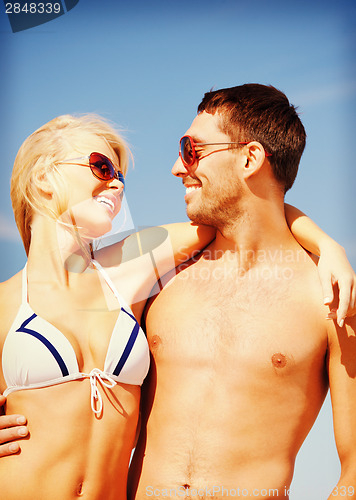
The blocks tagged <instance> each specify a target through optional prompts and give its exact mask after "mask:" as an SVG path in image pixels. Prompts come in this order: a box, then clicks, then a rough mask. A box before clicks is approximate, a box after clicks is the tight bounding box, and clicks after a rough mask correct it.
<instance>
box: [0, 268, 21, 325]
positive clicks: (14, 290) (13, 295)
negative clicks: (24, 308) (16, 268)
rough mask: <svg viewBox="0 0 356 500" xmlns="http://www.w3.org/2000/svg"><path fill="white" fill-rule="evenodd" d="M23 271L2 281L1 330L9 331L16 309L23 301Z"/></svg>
mask: <svg viewBox="0 0 356 500" xmlns="http://www.w3.org/2000/svg"><path fill="white" fill-rule="evenodd" d="M21 285H22V280H21V271H20V272H18V273H17V274H15V275H14V276H12V277H11V278H9V279H8V280H6V281H3V282H2V283H0V318H1V320H0V331H1V332H3V331H7V329H8V328H10V326H11V322H12V320H13V317H14V314H16V312H15V313H14V311H16V309H18V307H19V306H20V303H21Z"/></svg>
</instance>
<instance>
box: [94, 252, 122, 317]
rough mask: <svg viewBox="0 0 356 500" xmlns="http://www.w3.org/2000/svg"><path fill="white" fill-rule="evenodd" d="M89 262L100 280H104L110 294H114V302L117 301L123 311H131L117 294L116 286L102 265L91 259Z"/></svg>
mask: <svg viewBox="0 0 356 500" xmlns="http://www.w3.org/2000/svg"><path fill="white" fill-rule="evenodd" d="M91 262H92V264H93V266H94V267H95V269H96V270H97V271H98V272H99V273H100V275H101V276H102V278H103V279H104V281H105V282H106V284H107V285H108V287H109V288H110V290H111V291H112V293H113V294H114V297H115V298H116V300H117V301H118V303H119V304H120V306H121V307H122V306H124V307H125V309H128V310H129V311H131V308H130V306H129V305H128V304H127V302H126V301H125V300H124V299H123V298H122V296H121V295H120V294H119V292H118V291H117V288H116V286H115V285H114V282H113V281H112V279H111V278H110V276H109V275H108V273H107V272H106V271H105V269H104V268H103V267H102V265H101V264H99V262H98V261H97V260H95V259H92V261H91Z"/></svg>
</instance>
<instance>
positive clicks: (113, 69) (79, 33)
mask: <svg viewBox="0 0 356 500" xmlns="http://www.w3.org/2000/svg"><path fill="white" fill-rule="evenodd" d="M355 26H356V4H355V2H354V1H352V0H339V1H338V2H331V1H329V0H324V1H319V0H314V1H313V2H310V1H309V0H298V1H296V0H295V1H292V0H290V1H279V0H255V1H245V2H242V1H240V0H215V1H211V0H189V1H188V0H179V1H178V0H166V1H164V2H163V1H161V0H142V1H140V0H130V1H125V2H123V1H121V0H118V1H113V0H100V1H98V0H96V1H94V0H80V1H79V3H78V5H77V6H76V7H75V8H73V9H72V10H71V11H70V12H68V13H66V14H65V15H63V16H61V17H60V18H58V19H55V20H53V21H51V22H49V23H46V24H43V25H41V26H38V27H36V28H32V29H29V30H26V31H23V32H18V33H15V34H14V33H12V32H11V28H10V24H9V21H8V19H7V17H6V15H5V13H4V9H3V7H2V5H1V13H0V47H1V55H0V57H1V70H2V71H1V73H2V78H1V83H0V85H1V94H0V95H1V97H0V104H1V119H2V126H1V131H2V133H1V136H0V144H1V151H2V165H1V169H2V175H3V177H2V179H3V182H2V183H1V186H0V194H1V196H0V245H1V264H0V279H1V281H3V280H5V279H7V278H8V277H10V276H11V275H12V274H14V273H15V272H17V271H18V270H19V269H20V268H21V267H22V266H23V264H24V262H25V254H24V251H23V250H22V246H21V242H20V240H19V237H18V236H17V230H16V227H15V225H14V222H13V218H12V211H11V203H10V198H9V180H10V175H11V168H12V164H13V161H14V158H15V155H16V152H17V150H18V148H19V146H20V145H21V143H22V142H23V140H24V139H25V138H26V137H27V136H28V135H29V134H30V133H31V132H32V131H34V130H35V129H36V128H38V127H39V126H40V125H42V124H43V123H45V122H46V121H48V120H50V119H51V118H53V117H55V116H57V115H60V114H64V113H73V112H74V113H83V112H96V113H99V114H102V115H104V116H105V117H106V118H108V119H110V120H112V121H114V122H115V123H117V124H119V125H120V126H121V127H122V128H123V129H124V130H125V136H126V137H127V139H128V141H129V143H130V144H131V146H132V150H133V154H134V158H135V167H134V169H132V170H131V171H130V173H129V174H128V177H127V188H126V197H127V203H128V207H129V208H128V212H129V214H130V215H131V217H132V220H133V223H134V225H135V226H136V227H138V226H142V225H156V224H161V223H165V222H174V221H180V220H186V215H185V204H184V200H183V196H184V191H183V188H182V185H181V183H180V181H179V180H177V179H175V178H174V177H173V176H172V175H171V173H170V169H171V167H172V165H173V163H174V161H175V159H176V157H177V153H178V141H179V138H180V137H181V136H182V135H183V134H184V132H185V130H186V129H187V128H188V127H189V124H190V122H191V121H192V120H193V118H194V116H195V114H196V108H197V105H198V104H199V102H200V100H201V98H202V96H203V94H204V92H206V91H208V90H210V89H211V88H212V87H215V88H222V87H227V86H233V85H238V84H242V83H246V82H259V83H264V84H272V85H274V86H276V87H277V88H280V89H281V90H283V91H284V92H285V93H286V94H287V96H288V97H289V98H290V101H291V102H292V103H293V104H295V105H297V106H298V107H299V112H300V114H301V118H302V121H303V123H304V125H305V128H306V131H307V134H308V140H307V147H306V150H305V153H304V155H303V157H302V161H301V166H300V172H299V174H298V178H297V181H296V183H295V186H294V187H293V188H292V190H291V192H290V193H288V195H287V201H288V202H289V203H292V204H295V205H296V206H298V207H299V208H301V209H302V210H304V211H306V212H307V213H308V214H309V215H310V216H311V217H312V218H313V219H314V220H315V221H316V222H317V223H318V224H319V225H320V226H321V227H322V228H323V229H325V230H326V231H327V232H328V233H329V234H331V235H332V236H333V237H334V238H336V239H337V240H338V241H339V242H340V243H342V244H343V245H344V247H345V248H346V250H347V252H348V255H349V258H350V260H351V262H352V264H353V267H354V268H356V234H355V222H354V214H355V208H354V188H355V185H356V174H355V172H356V168H355V155H354V149H353V147H354V143H355V116H356V115H355V104H356V72H355V69H356V65H355V48H356V28H355ZM331 427H332V423H331V416H330V408H329V405H328V404H327V405H326V407H325V408H324V409H323V411H322V414H321V416H320V418H319V420H318V422H317V424H316V426H315V428H314V429H313V431H312V434H311V435H310V436H309V438H308V439H307V441H306V443H305V445H304V446H303V449H302V451H301V454H300V457H299V459H298V461H297V467H296V472H295V479H294V481H293V485H292V496H291V498H292V500H301V499H303V500H318V499H320V500H322V499H324V498H326V496H327V495H328V493H329V492H330V490H331V488H332V486H333V485H334V484H336V482H337V478H338V474H339V466H338V459H337V455H336V451H335V446H334V444H333V436H332V430H331Z"/></svg>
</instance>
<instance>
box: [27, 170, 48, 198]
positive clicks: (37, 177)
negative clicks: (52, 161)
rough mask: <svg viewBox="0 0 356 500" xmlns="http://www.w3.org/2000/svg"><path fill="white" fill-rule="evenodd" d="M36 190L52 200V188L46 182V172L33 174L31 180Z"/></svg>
mask: <svg viewBox="0 0 356 500" xmlns="http://www.w3.org/2000/svg"><path fill="white" fill-rule="evenodd" d="M32 180H33V182H34V184H35V186H36V187H37V189H38V190H39V191H40V192H42V194H43V195H45V196H46V197H47V198H52V196H53V186H52V183H51V182H50V181H49V180H48V177H47V172H43V171H37V172H35V173H34V175H33V178H32Z"/></svg>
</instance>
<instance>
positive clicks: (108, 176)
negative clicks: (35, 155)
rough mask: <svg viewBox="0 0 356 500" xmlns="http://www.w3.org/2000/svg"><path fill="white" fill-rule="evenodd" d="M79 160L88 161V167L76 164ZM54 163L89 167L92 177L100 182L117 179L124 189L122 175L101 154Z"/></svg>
mask: <svg viewBox="0 0 356 500" xmlns="http://www.w3.org/2000/svg"><path fill="white" fill-rule="evenodd" d="M80 160H89V165H87V164H86V163H77V162H78V161H80ZM56 163H67V164H69V165H80V166H82V167H90V170H91V172H92V174H93V175H94V177H96V178H97V179H100V180H101V181H111V180H112V179H118V180H119V181H120V182H122V184H123V185H124V187H125V178H124V174H123V173H122V172H121V171H120V170H116V169H115V167H114V164H113V163H112V161H111V160H110V159H109V158H108V157H107V156H105V155H103V154H102V153H90V155H89V156H82V157H80V158H71V159H70V160H63V161H58V162H56Z"/></svg>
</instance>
